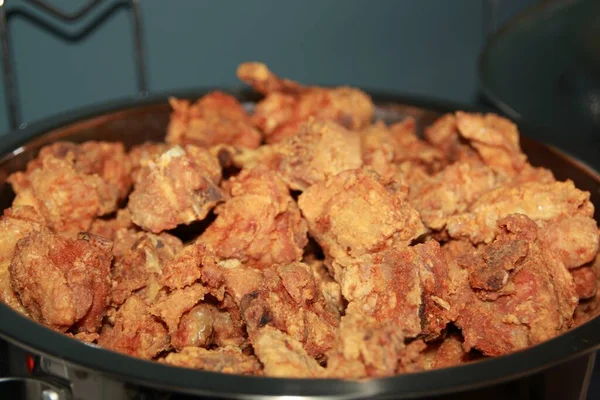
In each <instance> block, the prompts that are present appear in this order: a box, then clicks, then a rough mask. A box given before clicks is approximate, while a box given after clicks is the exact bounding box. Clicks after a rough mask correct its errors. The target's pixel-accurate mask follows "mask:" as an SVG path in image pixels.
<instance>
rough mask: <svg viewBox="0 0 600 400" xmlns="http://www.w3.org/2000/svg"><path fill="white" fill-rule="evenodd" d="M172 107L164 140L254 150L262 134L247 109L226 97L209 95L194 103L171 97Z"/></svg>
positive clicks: (230, 97) (214, 93)
mask: <svg viewBox="0 0 600 400" xmlns="http://www.w3.org/2000/svg"><path fill="white" fill-rule="evenodd" d="M169 103H170V104H171V107H172V108H173V112H172V113H171V119H170V121H169V126H168V127H167V136H166V138H165V141H166V142H167V143H170V144H179V145H185V144H193V145H196V146H200V147H210V146H214V145H216V144H220V143H226V144H231V145H233V146H236V147H246V148H250V149H255V148H257V147H258V146H259V145H260V142H261V135H260V133H259V132H258V130H256V128H254V127H253V126H252V123H251V121H250V116H249V115H248V114H247V113H246V110H244V108H243V107H242V105H241V104H240V103H239V102H238V101H237V99H236V98H235V97H233V96H231V95H229V94H226V93H223V92H220V91H215V92H211V93H209V94H207V95H205V96H203V97H202V98H200V99H199V100H198V101H196V102H195V103H193V104H191V103H190V102H189V101H188V100H179V99H175V98H170V99H169Z"/></svg>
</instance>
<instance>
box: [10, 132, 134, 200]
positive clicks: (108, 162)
mask: <svg viewBox="0 0 600 400" xmlns="http://www.w3.org/2000/svg"><path fill="white" fill-rule="evenodd" d="M48 156H49V157H52V158H58V159H62V160H67V159H70V158H73V160H74V163H73V167H74V169H75V171H76V172H78V173H80V174H83V175H98V176H99V177H100V178H102V180H103V181H104V182H105V183H106V184H107V186H108V187H107V191H108V192H110V194H108V195H107V196H106V197H108V198H112V197H114V196H116V197H117V198H118V199H121V200H122V199H124V198H126V197H127V194H128V193H129V189H130V188H131V178H130V173H131V163H130V162H129V159H128V157H127V155H126V153H125V146H124V145H123V143H120V142H97V141H93V140H90V141H87V142H84V143H81V144H77V143H73V142H55V143H52V144H50V145H48V146H44V147H43V148H42V149H41V150H40V152H39V154H38V156H37V158H36V159H34V160H32V161H30V162H29V163H28V164H27V170H26V172H25V173H24V175H25V177H27V176H28V175H29V174H31V172H32V171H34V170H36V169H38V168H42V167H43V166H44V163H43V159H44V158H46V157H48ZM17 174H20V173H17ZM15 175H16V174H15Z"/></svg>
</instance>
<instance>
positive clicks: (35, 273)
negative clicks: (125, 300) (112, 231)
mask: <svg viewBox="0 0 600 400" xmlns="http://www.w3.org/2000/svg"><path fill="white" fill-rule="evenodd" d="M111 247H112V243H111V242H110V241H107V240H106V239H103V238H101V237H99V236H95V235H91V234H87V233H83V234H80V235H79V238H78V239H77V240H73V239H66V238H63V237H61V236H58V235H56V234H54V233H51V232H49V231H46V230H44V231H40V232H35V231H34V232H32V233H31V234H30V235H28V236H26V237H24V238H23V239H21V240H19V241H18V242H17V244H16V248H15V254H14V256H13V259H12V262H11V264H10V267H9V272H10V278H11V284H12V287H13V289H14V290H15V292H16V293H17V295H18V296H19V299H20V300H21V302H22V303H23V306H24V307H25V309H26V310H27V312H28V313H29V315H30V316H31V317H32V318H33V319H34V320H36V321H38V322H41V323H43V324H44V325H46V326H49V327H50V328H53V329H56V330H59V331H62V332H64V331H67V330H68V329H70V328H71V327H73V326H75V328H76V329H78V330H81V331H87V332H96V330H97V329H98V328H99V327H100V324H101V322H102V318H103V317H104V314H105V312H106V308H107V306H108V303H109V301H110V263H111V259H112V256H111V253H110V250H111Z"/></svg>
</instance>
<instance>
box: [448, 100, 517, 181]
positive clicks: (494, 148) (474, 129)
mask: <svg viewBox="0 0 600 400" xmlns="http://www.w3.org/2000/svg"><path fill="white" fill-rule="evenodd" d="M456 126H457V128H458V131H459V133H460V135H461V136H462V137H463V138H465V139H466V140H468V141H469V144H470V145H471V146H472V147H473V148H474V149H475V150H476V151H477V152H478V153H479V156H480V157H481V159H482V160H483V161H484V162H485V164H486V165H488V166H489V167H490V168H492V169H493V170H494V171H496V172H498V173H500V174H502V175H506V176H515V175H517V174H518V173H519V172H520V171H521V170H522V169H523V168H525V166H526V165H527V157H526V156H525V154H523V153H522V152H521V147H520V145H519V131H518V130H517V126H516V125H515V124H514V123H512V122H511V121H509V120H508V119H506V118H502V117H500V116H498V115H496V114H491V113H490V114H485V115H483V114H477V113H465V112H462V111H457V112H456Z"/></svg>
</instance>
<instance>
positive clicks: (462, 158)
mask: <svg viewBox="0 0 600 400" xmlns="http://www.w3.org/2000/svg"><path fill="white" fill-rule="evenodd" d="M425 140H426V141H427V142H428V143H430V144H431V145H432V146H433V147H435V148H437V149H438V150H440V151H441V152H442V154H443V155H444V156H445V160H446V163H448V164H452V163H454V162H465V163H468V164H472V165H481V164H482V163H483V161H482V160H481V158H480V157H479V155H478V153H477V152H476V151H475V149H473V148H472V147H470V146H469V144H468V142H467V141H466V140H464V138H462V137H461V136H460V135H459V132H458V126H457V122H456V116H455V115H454V114H445V115H443V116H441V117H440V118H438V119H437V120H436V121H434V122H433V124H431V125H429V126H428V127H426V128H425Z"/></svg>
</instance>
